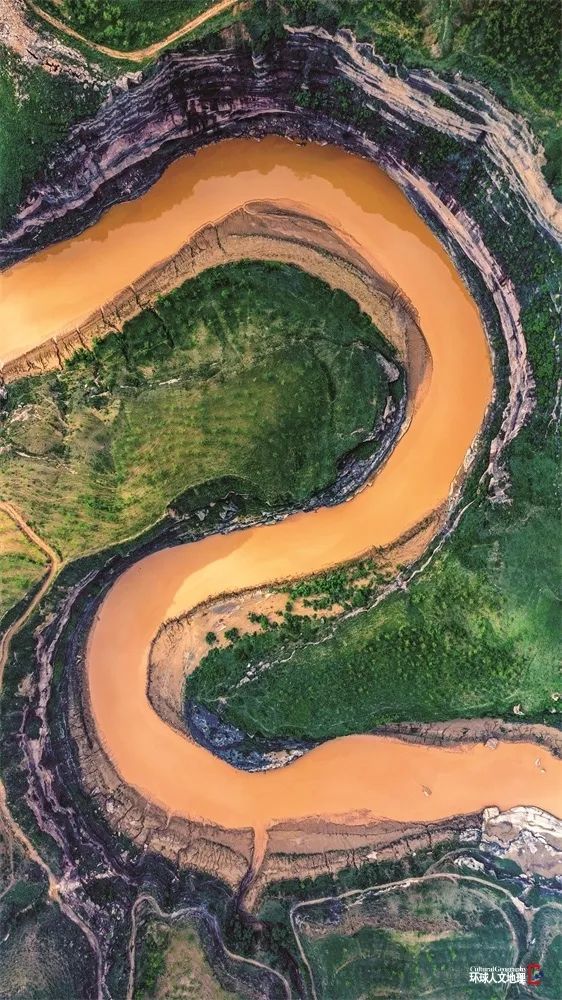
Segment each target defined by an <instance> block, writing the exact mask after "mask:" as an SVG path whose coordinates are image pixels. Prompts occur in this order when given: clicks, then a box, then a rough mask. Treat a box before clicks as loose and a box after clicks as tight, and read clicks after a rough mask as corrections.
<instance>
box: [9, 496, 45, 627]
mask: <svg viewBox="0 0 562 1000" xmlns="http://www.w3.org/2000/svg"><path fill="white" fill-rule="evenodd" d="M46 568H47V564H46V560H45V556H44V555H43V553H42V552H41V551H40V549H38V548H37V546H35V545H33V543H32V542H30V541H29V539H28V538H26V537H25V535H24V534H23V533H22V532H21V531H20V529H19V528H18V527H17V526H16V525H15V524H14V522H13V521H12V520H11V518H9V517H8V515H7V514H5V513H4V511H1V510H0V622H1V621H2V618H3V617H4V615H5V614H6V611H8V610H9V608H11V607H13V605H14V604H17V602H18V601H20V600H21V599H22V598H23V597H25V595H26V594H27V592H28V591H29V589H30V588H31V587H32V586H33V585H34V584H36V583H38V582H39V580H40V579H41V577H42V576H43V574H44V572H45V570H46Z"/></svg>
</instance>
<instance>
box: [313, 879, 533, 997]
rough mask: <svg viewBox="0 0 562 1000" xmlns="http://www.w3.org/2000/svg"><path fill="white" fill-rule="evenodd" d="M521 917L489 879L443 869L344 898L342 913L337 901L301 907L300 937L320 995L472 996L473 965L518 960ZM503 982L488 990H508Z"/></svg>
mask: <svg viewBox="0 0 562 1000" xmlns="http://www.w3.org/2000/svg"><path fill="white" fill-rule="evenodd" d="M518 923H519V918H518V915H517V912H516V911H515V908H514V907H513V905H512V904H511V903H510V901H509V898H508V897H507V896H505V895H504V894H500V893H499V892H497V891H495V890H494V889H493V887H492V886H491V885H489V886H488V887H486V885H485V884H482V885H479V886H474V885H472V884H471V883H470V882H469V881H468V880H464V879H462V878H461V879H456V880H455V881H454V882H453V881H449V880H448V879H447V878H446V877H443V878H436V879H428V880H427V881H426V882H422V883H417V884H413V885H408V886H396V887H395V888H392V889H388V890H386V891H385V892H384V893H382V894H377V893H376V892H373V893H369V892H366V893H364V894H363V895H362V896H360V897H358V896H351V897H349V898H348V899H347V900H345V899H342V900H341V904H340V906H339V907H338V918H337V920H334V907H333V904H330V903H325V904H323V903H318V904H316V905H310V906H306V907H302V908H300V910H299V937H300V941H301V944H302V946H303V948H304V951H305V954H306V957H307V959H308V962H309V964H310V969H311V972H312V977H313V979H314V983H315V987H316V991H317V993H318V996H322V997H333V998H335V997H346V1000H356V998H357V1000H359V998H360V997H365V996H367V995H368V996H370V997H377V996H380V997H387V996H389V995H390V994H391V993H392V994H393V993H394V992H396V995H399V996H400V997H404V998H405V1000H418V998H419V997H421V996H425V995H426V994H429V993H430V994H431V996H432V997H435V998H438V1000H449V998H450V997H452V996H461V995H462V997H463V998H466V1000H469V998H472V997H475V998H476V997H480V996H482V989H483V987H482V985H481V984H479V983H471V982H470V967H471V966H473V965H482V966H484V967H492V968H493V967H494V966H498V967H503V968H505V967H510V966H513V965H515V964H517V957H518V951H519V947H518V933H517V932H518V926H517V925H518ZM498 987H499V988H497V989H496V988H495V987H493V992H492V993H490V992H488V993H487V995H488V996H494V997H498V998H499V997H502V996H505V995H506V994H507V986H504V988H503V989H502V988H501V987H500V986H499V984H498Z"/></svg>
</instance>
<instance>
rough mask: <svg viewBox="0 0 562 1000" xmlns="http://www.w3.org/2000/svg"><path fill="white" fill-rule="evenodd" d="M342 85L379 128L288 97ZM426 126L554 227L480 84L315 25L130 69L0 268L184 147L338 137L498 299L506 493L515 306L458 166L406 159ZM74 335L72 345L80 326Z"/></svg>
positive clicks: (39, 199)
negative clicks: (281, 39)
mask: <svg viewBox="0 0 562 1000" xmlns="http://www.w3.org/2000/svg"><path fill="white" fill-rule="evenodd" d="M338 80H339V81H341V80H345V81H347V82H348V83H349V84H350V85H351V84H353V86H355V87H356V88H357V90H356V92H357V93H358V94H359V95H360V101H361V105H362V106H364V107H366V108H370V109H372V111H373V113H374V114H376V115H377V116H378V122H379V127H378V131H377V130H376V129H375V132H373V131H372V129H371V130H370V131H369V133H365V132H363V131H361V129H360V128H358V127H356V126H355V125H354V124H353V123H351V122H341V121H336V120H335V119H334V118H333V117H330V116H328V115H327V114H321V113H318V112H312V111H310V110H305V109H304V108H302V107H299V105H298V104H297V103H296V96H297V95H298V94H299V93H300V92H302V90H303V88H304V90H305V91H306V89H307V88H312V87H314V88H316V89H317V90H320V91H325V90H329V88H330V86H331V85H332V84H333V83H335V82H336V81H338ZM443 93H446V94H447V96H448V97H449V98H450V100H452V101H453V102H454V103H455V106H456V108H457V110H456V111H455V112H452V111H448V110H446V109H444V108H443V107H441V106H440V105H439V104H438V103H436V101H435V100H434V97H435V95H436V94H443ZM348 117H349V116H348ZM422 129H425V130H426V132H427V130H431V129H434V130H435V131H436V132H437V133H443V134H446V135H450V136H453V137H455V138H456V139H458V140H459V141H461V143H462V149H463V161H466V163H467V164H469V165H470V164H474V165H475V166H476V167H479V166H481V164H482V163H484V164H485V168H486V172H487V176H488V177H489V186H490V188H491V189H498V188H499V187H500V186H501V185H505V186H506V188H507V190H511V192H512V195H513V196H514V197H515V199H516V200H517V201H518V203H519V204H520V206H521V207H522V209H523V210H524V211H525V212H527V214H529V215H530V216H531V217H532V218H533V220H534V221H535V222H536V223H538V224H540V225H541V226H542V227H543V228H544V230H545V232H548V233H549V234H550V235H552V236H556V235H557V234H558V232H559V227H560V221H559V218H558V215H557V209H556V203H555V202H554V199H553V197H552V194H551V193H550V191H549V189H548V187H547V186H546V184H545V182H544V179H543V177H542V174H541V171H540V160H541V155H542V154H541V151H540V149H539V148H538V147H537V145H536V143H535V142H534V139H533V137H532V135H531V133H530V132H529V130H528V129H527V127H526V125H525V124H524V123H523V122H522V121H521V119H519V118H518V117H517V116H514V115H512V114H510V113H509V112H507V111H506V110H505V109H503V108H502V107H501V105H499V104H498V103H497V102H496V101H495V99H494V98H493V97H492V96H491V95H490V94H489V93H487V92H486V91H485V90H484V89H483V88H481V87H479V86H477V85H476V84H468V83H466V82H464V81H462V80H460V79H457V78H456V79H455V81H454V82H453V83H450V84H449V83H446V82H444V81H443V80H441V79H439V78H437V77H435V76H434V75H433V74H430V73H411V74H409V75H408V76H407V77H406V78H405V79H402V77H398V76H397V75H396V74H395V73H394V71H390V70H388V69H387V68H385V67H384V65H383V64H382V63H381V62H380V60H379V59H378V58H377V57H376V56H375V55H374V53H373V51H372V49H371V48H370V47H369V46H365V45H359V44H357V43H356V42H355V41H354V39H353V38H352V36H351V35H349V33H347V32H339V33H338V35H337V36H335V38H332V37H331V36H330V35H328V34H327V33H326V32H325V31H323V30H320V29H307V30H302V31H291V32H290V33H289V34H288V38H287V41H286V43H285V44H284V45H283V46H281V47H280V49H279V53H278V57H277V59H276V60H275V62H274V63H270V64H266V63H264V60H263V59H260V60H256V61H253V59H252V56H251V53H250V52H249V51H248V50H247V49H237V50H236V51H235V50H224V51H220V52H216V53H208V54H194V53H193V52H190V53H171V54H166V55H165V56H163V57H162V59H160V60H159V62H158V63H157V64H156V65H155V67H153V68H152V69H150V70H149V71H148V72H147V73H146V74H145V76H142V75H139V74H135V76H134V78H131V79H130V80H129V90H128V91H126V92H122V91H121V90H120V91H119V92H118V93H117V95H116V96H114V97H112V98H111V99H109V100H108V101H107V102H106V103H105V104H104V106H103V107H102V108H101V109H100V111H99V112H98V114H97V115H96V116H95V117H94V118H92V119H90V120H88V121H86V122H82V123H80V124H79V125H77V126H76V127H74V128H73V129H72V130H71V131H70V133H69V138H68V141H67V142H66V143H65V144H64V145H63V146H62V147H61V149H60V150H59V152H58V153H57V155H56V156H55V158H54V159H53V161H52V163H51V165H50V167H49V169H48V170H47V171H46V173H45V175H44V176H43V178H42V179H41V180H40V181H39V182H38V183H37V184H36V185H35V187H34V188H33V189H32V190H31V191H30V192H29V195H28V197H27V199H26V201H25V203H24V204H23V205H22V206H20V209H19V210H18V212H17V213H16V214H15V216H14V217H13V218H12V220H11V222H10V223H9V224H8V225H7V227H6V228H5V230H4V231H3V232H2V233H0V268H2V267H7V266H9V265H10V264H12V263H14V262H16V261H17V260H19V259H21V258H23V257H25V256H28V255H29V254H31V253H33V252H35V251H37V250H38V249H40V248H41V247H44V246H46V245H48V244H49V243H51V242H53V241H55V240H59V239H62V238H65V237H68V236H71V235H73V234H75V233H77V232H79V231H81V230H83V229H84V228H85V227H86V226H88V225H89V224H91V223H92V222H94V221H95V220H97V219H98V218H99V216H100V215H101V214H102V212H103V211H104V210H105V209H106V208H107V207H108V206H109V205H111V204H113V203H115V202H118V201H121V200H125V199H131V198H135V197H137V196H138V195H139V194H140V193H142V192H143V191H145V190H146V189H147V188H148V187H149V186H150V185H151V184H152V183H153V182H154V180H155V179H156V178H157V177H158V176H160V174H161V173H162V172H163V170H164V169H165V167H166V166H167V165H168V164H169V163H171V162H172V161H173V160H174V159H175V158H177V157H178V156H179V155H181V154H183V153H190V152H194V151H195V150H196V149H198V148H200V147H201V146H204V145H206V144H208V143H211V142H215V141H217V140H219V139H222V138H228V137H235V136H254V137H256V138H259V137H260V136H263V135H265V134H270V133H276V134H280V135H287V136H290V137H292V138H294V139H296V140H303V141H304V140H316V141H319V142H332V143H336V144H338V145H340V146H342V147H344V148H346V149H348V150H351V151H353V152H355V153H358V154H360V155H362V156H365V157H367V158H369V159H373V160H375V161H376V162H378V163H380V165H381V166H382V167H383V168H384V169H385V170H386V171H387V172H388V173H389V174H390V176H391V177H392V178H393V179H394V180H396V181H397V183H398V184H399V185H400V186H401V187H402V188H403V189H404V190H405V192H406V194H407V195H408V197H409V198H410V199H411V200H412V201H413V202H414V203H415V204H416V206H417V207H418V209H419V210H420V211H421V212H422V214H424V215H425V216H426V218H427V220H428V222H429V223H430V224H431V225H432V226H433V228H435V229H436V230H437V231H438V234H439V235H440V236H441V238H442V239H444V240H445V242H446V244H447V246H448V247H449V249H450V250H451V251H452V252H453V253H454V254H455V256H457V257H458V258H461V259H463V258H464V259H468V261H469V262H470V264H471V266H472V265H473V266H475V267H476V269H477V270H478V272H479V273H480V275H481V277H482V280H483V282H484V285H485V287H486V289H487V291H488V292H489V293H490V294H491V296H492V298H493V301H494V304H495V307H496V309H497V312H498V314H499V318H500V322H501V328H502V332H503V336H504V338H505V343H506V345H507V353H508V361H509V398H508V400H507V403H506V405H505V408H504V413H503V419H502V422H501V426H500V427H499V428H498V430H497V433H496V436H495V438H494V440H493V441H492V443H491V448H490V460H489V466H488V474H489V480H490V487H491V493H492V495H493V496H495V497H497V498H498V499H500V500H501V499H503V497H504V496H505V487H506V477H505V471H504V468H503V463H502V452H503V450H504V447H505V445H506V444H508V443H509V441H511V440H512V439H513V438H514V437H515V435H516V434H517V433H518V431H519V429H520V428H521V426H522V425H523V423H524V421H525V420H526V419H527V417H528V416H529V414H530V412H531V411H532V408H533V388H534V383H533V378H532V373H531V371H530V368H529V364H528V361H527V350H526V344H525V338H524V335H523V331H522V328H521V322H520V316H519V304H518V301H517V297H516V294H515V290H514V288H513V285H512V283H511V281H510V280H509V278H508V276H507V275H506V274H505V273H503V271H502V269H501V267H500V265H499V264H498V262H497V261H496V260H495V259H494V257H493V256H492V254H491V253H490V252H489V250H488V248H487V246H486V242H485V239H484V237H483V234H482V232H481V231H480V229H479V227H478V226H477V225H476V224H475V222H474V221H473V220H472V219H471V218H470V217H469V216H468V215H467V213H466V212H465V211H464V210H463V209H462V208H461V206H460V205H459V203H458V201H457V200H456V196H455V192H456V180H458V178H455V176H454V171H453V172H452V175H451V176H440V178H439V184H437V183H435V182H432V183H430V182H428V181H427V180H426V179H425V178H424V177H423V176H422V174H421V172H420V169H419V165H418V166H414V165H412V163H411V162H408V161H409V159H411V151H410V143H411V138H412V135H413V134H414V135H415V134H416V131H417V130H420V132H421V130H422ZM424 134H425V133H424ZM422 140H423V137H422ZM422 145H423V141H422ZM125 294H127V293H125ZM123 308H125V304H124V303H123ZM117 319H118V317H117ZM98 320H99V317H98ZM92 324H93V326H92V327H91V329H90V331H89V332H90V333H91V335H94V336H95V335H96V334H95V330H96V329H97V328H98V327H97V321H96V319H95V318H92ZM76 336H77V337H78V340H79V338H80V334H76ZM84 336H86V338H87V336H88V331H86V332H85V333H84ZM65 347H69V348H70V349H71V342H70V341H66V342H65V343H63V345H62V351H63V352H64V349H65ZM54 350H55V351H56V348H55V346H54V345H53V344H50V345H49V346H48V347H47V348H46V354H44V355H42V357H40V356H39V355H36V357H35V361H36V362H37V365H38V366H39V367H40V366H41V364H42V363H45V364H48V365H50V364H51V363H56V364H60V361H61V358H62V356H63V354H61V358H58V359H57V360H56V361H55V360H54V359H53V351H54ZM11 371H14V372H15V371H16V369H11ZM16 377H17V375H16Z"/></svg>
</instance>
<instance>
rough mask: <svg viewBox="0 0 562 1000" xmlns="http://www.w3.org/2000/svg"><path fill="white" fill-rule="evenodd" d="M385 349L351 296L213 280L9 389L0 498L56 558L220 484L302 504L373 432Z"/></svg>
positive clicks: (234, 268)
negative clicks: (229, 482)
mask: <svg viewBox="0 0 562 1000" xmlns="http://www.w3.org/2000/svg"><path fill="white" fill-rule="evenodd" d="M380 350H384V351H386V353H387V354H391V353H392V352H391V349H390V348H389V347H388V345H385V343H384V341H383V340H382V338H381V337H380V335H379V334H378V333H377V331H376V329H375V328H374V327H373V325H372V324H371V322H370V320H369V319H368V318H367V316H365V315H364V314H362V313H361V312H360V310H359V308H358V306H357V305H356V304H355V303H354V302H353V301H352V300H351V299H349V298H348V296H346V295H344V294H343V293H341V292H333V291H332V290H331V289H330V288H328V286H327V285H325V284H324V283H323V282H321V281H320V280H318V279H316V278H312V277H310V276H309V275H306V274H305V273H304V272H302V271H300V270H299V269H297V268H293V267H289V266H287V265H276V264H265V263H255V264H254V263H240V264H233V265H227V266H225V267H222V268H217V269H214V270H211V271H207V272H205V273H204V274H202V275H200V276H199V277H198V278H196V279H194V280H193V281H188V282H186V283H185V284H184V285H183V286H182V287H181V288H179V289H177V290H176V291H174V292H172V293H171V294H170V295H168V296H166V297H165V298H162V299H161V300H160V301H159V302H158V303H157V304H156V306H155V307H154V309H152V310H148V311H146V312H144V313H143V314H141V315H140V316H138V317H136V318H135V319H133V320H131V321H130V322H129V323H127V324H126V326H125V329H124V331H123V333H122V334H114V335H111V336H109V337H107V338H106V339H104V340H101V341H99V342H98V343H97V345H96V346H95V348H94V350H93V351H92V352H85V351H83V352H81V353H80V354H77V355H75V356H74V357H73V358H72V359H71V360H70V361H69V362H68V363H67V364H66V365H65V367H64V369H63V370H62V371H60V372H53V373H50V374H47V375H42V376H38V377H34V378H28V379H24V380H21V381H19V382H16V383H13V384H11V385H9V386H8V396H7V400H6V401H5V403H4V408H3V410H4V413H3V416H4V419H3V421H2V424H1V426H0V447H1V453H0V490H1V491H2V493H3V494H4V495H6V496H8V497H9V498H10V499H11V500H12V501H13V502H14V503H16V504H17V506H18V507H19V508H20V509H21V510H22V512H23V513H24V515H25V517H26V518H28V519H29V520H30V521H31V522H32V523H33V525H34V527H35V528H36V529H37V530H38V531H39V533H40V534H41V535H42V536H44V537H45V538H46V539H48V540H49V541H50V542H52V543H54V544H55V545H56V546H57V547H58V549H59V550H60V552H61V553H62V554H63V555H64V556H65V557H76V556H79V555H83V554H85V553H86V552H91V551H97V550H100V549H101V548H104V547H106V546H108V545H110V544H112V543H114V542H117V541H119V540H120V539H123V538H126V537H131V536H132V535H134V534H137V533H139V532H140V531H142V530H143V529H145V528H146V527H147V526H148V525H150V524H151V523H153V522H154V521H155V520H157V519H159V518H160V517H161V516H162V515H163V514H164V512H165V510H166V508H167V507H168V505H169V504H171V503H172V502H173V501H174V500H175V499H176V498H177V497H179V496H180V495H182V494H183V493H184V492H185V491H187V490H189V489H190V488H192V487H194V486H198V485H200V484H209V483H211V484H212V482H214V481H217V480H221V479H224V477H235V478H236V479H238V480H239V481H240V482H241V485H242V487H243V492H244V493H247V495H248V496H251V497H253V498H255V499H256V502H257V503H259V505H260V506H261V507H263V506H278V505H280V504H286V503H289V502H294V501H296V502H298V501H302V500H303V499H304V498H306V497H308V496H310V495H311V494H313V493H314V492H315V491H317V490H319V489H320V488H322V487H324V486H326V485H327V484H329V483H330V482H332V481H333V480H334V478H335V476H336V466H337V462H338V460H339V458H340V456H341V455H343V454H344V453H346V452H348V451H350V450H352V449H354V448H355V447H356V446H357V445H358V444H359V443H360V442H361V441H362V440H363V439H364V438H365V437H366V436H367V435H368V434H369V433H370V431H371V430H372V427H373V424H374V422H375V420H376V418H377V416H378V415H379V413H380V412H381V408H382V407H383V406H384V404H385V399H386V392H387V384H386V380H385V378H384V376H383V374H382V370H381V368H380V366H379V363H378V361H377V352H378V351H380ZM210 494H211V498H212V489H211V491H210Z"/></svg>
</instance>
